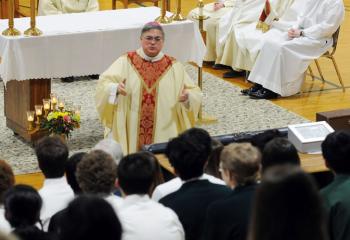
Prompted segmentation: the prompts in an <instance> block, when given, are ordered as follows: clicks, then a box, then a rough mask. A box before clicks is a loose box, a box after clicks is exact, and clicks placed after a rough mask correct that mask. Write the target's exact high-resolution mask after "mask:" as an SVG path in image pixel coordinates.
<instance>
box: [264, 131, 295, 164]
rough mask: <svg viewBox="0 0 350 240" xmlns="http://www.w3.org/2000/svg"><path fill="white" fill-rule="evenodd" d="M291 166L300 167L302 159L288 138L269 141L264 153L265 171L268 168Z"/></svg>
mask: <svg viewBox="0 0 350 240" xmlns="http://www.w3.org/2000/svg"><path fill="white" fill-rule="evenodd" d="M280 164H291V165H297V166H300V158H299V155H298V151H297V149H296V148H295V147H294V145H293V144H292V143H291V142H290V141H289V140H288V139H286V138H281V137H277V138H274V139H272V140H271V141H269V142H268V143H267V144H266V145H265V148H264V150H263V152H262V168H263V171H265V169H267V168H268V167H271V166H275V165H280Z"/></svg>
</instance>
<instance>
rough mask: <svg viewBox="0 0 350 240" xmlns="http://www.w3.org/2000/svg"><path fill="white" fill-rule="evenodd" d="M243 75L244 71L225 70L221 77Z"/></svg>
mask: <svg viewBox="0 0 350 240" xmlns="http://www.w3.org/2000/svg"><path fill="white" fill-rule="evenodd" d="M242 76H245V71H235V70H233V69H232V70H231V71H229V72H225V73H224V75H223V78H234V77H242Z"/></svg>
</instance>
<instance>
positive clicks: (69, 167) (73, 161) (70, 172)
mask: <svg viewBox="0 0 350 240" xmlns="http://www.w3.org/2000/svg"><path fill="white" fill-rule="evenodd" d="M85 155H87V153H85V152H79V153H75V154H73V155H72V156H71V157H70V158H69V159H68V161H67V163H66V168H65V172H66V178H67V182H68V184H69V186H70V187H71V188H72V189H73V191H74V194H76V195H77V194H79V193H81V188H80V187H79V184H78V182H77V178H76V171H77V166H78V163H80V161H81V160H82V159H83V157H84V156H85Z"/></svg>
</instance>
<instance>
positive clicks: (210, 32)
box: [188, 0, 240, 61]
mask: <svg viewBox="0 0 350 240" xmlns="http://www.w3.org/2000/svg"><path fill="white" fill-rule="evenodd" d="M238 1H240V0H226V1H218V2H222V3H223V4H224V5H225V7H223V8H220V9H219V10H217V11H214V4H215V3H209V4H206V5H205V6H204V8H203V14H204V15H205V16H208V17H209V18H208V19H207V20H204V23H203V30H204V31H206V42H205V43H206V47H207V53H206V55H205V56H204V61H215V59H216V43H217V41H218V39H217V38H218V25H219V24H220V22H221V19H222V17H223V16H225V15H226V14H227V13H228V12H231V11H232V9H235V8H236V2H238ZM195 15H198V8H195V9H193V10H192V11H191V12H190V13H189V14H188V19H190V20H192V21H194V22H197V20H196V19H195Z"/></svg>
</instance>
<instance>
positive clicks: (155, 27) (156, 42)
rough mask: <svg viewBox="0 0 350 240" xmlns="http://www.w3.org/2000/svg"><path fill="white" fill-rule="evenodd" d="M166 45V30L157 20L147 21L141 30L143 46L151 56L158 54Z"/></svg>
mask: <svg viewBox="0 0 350 240" xmlns="http://www.w3.org/2000/svg"><path fill="white" fill-rule="evenodd" d="M163 45H164V30H163V28H162V26H161V25H160V24H159V23H157V22H149V23H146V24H145V25H144V26H143V28H142V30H141V46H142V49H143V51H144V52H145V54H146V55H147V56H149V57H155V56H157V55H158V54H159V53H160V51H161V50H162V48H163Z"/></svg>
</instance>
